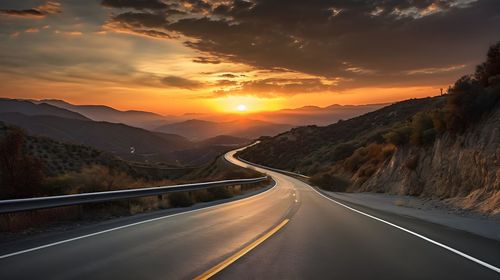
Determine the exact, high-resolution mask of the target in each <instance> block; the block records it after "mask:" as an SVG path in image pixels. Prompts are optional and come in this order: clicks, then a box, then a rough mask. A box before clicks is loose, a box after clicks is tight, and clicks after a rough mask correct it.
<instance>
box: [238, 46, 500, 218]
mask: <svg viewBox="0 0 500 280" xmlns="http://www.w3.org/2000/svg"><path fill="white" fill-rule="evenodd" d="M261 140H262V141H261V143H259V144H257V145H255V146H253V147H251V148H249V149H246V150H245V151H243V152H241V153H240V154H239V156H241V157H242V158H244V159H246V160H249V161H253V162H256V163H259V164H264V165H268V166H271V167H276V168H281V169H286V170H290V171H295V172H300V173H305V174H308V175H311V179H310V181H311V183H312V184H314V185H317V186H319V187H322V188H325V189H328V190H333V191H352V192H358V191H371V192H388V193H394V194H400V195H414V196H421V197H434V198H439V199H443V200H445V201H446V202H447V203H450V204H451V205H453V206H454V207H459V208H467V209H473V210H476V211H480V212H482V213H487V214H492V215H496V214H499V213H500V165H499V162H500V158H499V157H500V43H497V44H496V45H494V46H492V47H491V48H490V50H489V52H488V55H487V60H486V62H484V63H482V64H480V65H478V66H477V67H476V72H475V73H474V74H472V75H466V76H463V77H462V78H460V79H458V80H457V81H456V82H455V84H454V85H453V86H452V87H450V88H449V89H448V92H447V94H446V95H444V96H439V97H433V98H425V99H413V100H407V101H403V102H398V103H395V104H393V105H390V106H387V107H384V108H382V109H379V110H377V111H374V112H372V113H368V114H365V115H363V116H360V117H357V118H353V119H350V120H347V121H341V122H337V123H336V124H332V125H329V126H326V127H315V126H310V127H300V128H296V129H292V130H291V131H289V132H286V133H283V134H280V135H278V136H275V137H272V138H262V139H261Z"/></svg>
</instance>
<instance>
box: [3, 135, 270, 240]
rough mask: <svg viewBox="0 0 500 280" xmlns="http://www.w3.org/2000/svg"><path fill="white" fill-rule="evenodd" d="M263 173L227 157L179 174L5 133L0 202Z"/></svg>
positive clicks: (36, 221) (199, 196) (68, 213)
mask: <svg viewBox="0 0 500 280" xmlns="http://www.w3.org/2000/svg"><path fill="white" fill-rule="evenodd" d="M260 176H262V174H260V173H258V172H256V171H253V170H249V169H243V168H239V167H237V166H234V165H232V164H230V163H228V162H226V161H225V160H223V159H222V158H221V157H219V158H217V159H216V160H214V161H213V162H212V163H210V164H205V165H203V166H200V167H198V168H190V169H186V170H181V171H179V170H177V169H172V168H162V167H161V166H160V167H158V166H157V165H149V166H145V165H144V164H142V165H140V166H138V165H136V164H134V163H130V162H127V161H124V160H121V159H119V158H116V157H114V156H112V155H110V154H107V153H104V152H100V151H98V150H95V149H92V148H89V147H86V146H81V145H73V144H68V143H62V142H58V141H54V140H52V139H49V138H45V137H37V136H29V135H26V134H25V133H24V132H23V131H22V130H21V129H18V128H16V127H11V126H5V125H3V126H2V127H1V129H0V199H15V198H28V197H41V196H53V195H66V194H77V193H88V192H101V191H113V190H121V189H130V188H142V187H154V186H165V185H175V184H182V183H193V182H203V181H216V180H228V179H241V178H255V177H260ZM267 185H269V182H264V183H259V184H254V185H245V186H228V187H218V188H211V189H207V190H199V191H191V192H179V193H171V194H166V195H161V196H154V197H144V198H136V199H129V200H121V201H114V202H106V203H96V204H87V205H79V206H71V207H62V208H55V209H46V210H38V211H29V212H24V213H14V214H7V215H0V229H2V230H19V229H23V228H28V227H31V226H42V225H44V224H50V223H53V222H56V221H57V222H60V221H64V220H89V219H94V220H95V219H104V218H109V217H114V216H124V215H131V214H136V213H141V212H146V211H151V210H157V209H165V208H170V207H187V206H191V205H193V204H196V203H199V202H209V201H213V200H219V199H226V198H230V197H233V196H236V195H241V194H244V193H246V192H248V191H251V190H256V189H258V188H262V187H265V186H267Z"/></svg>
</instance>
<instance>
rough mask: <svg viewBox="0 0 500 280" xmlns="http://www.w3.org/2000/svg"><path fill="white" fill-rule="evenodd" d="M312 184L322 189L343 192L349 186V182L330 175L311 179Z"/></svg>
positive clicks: (324, 174)
mask: <svg viewBox="0 0 500 280" xmlns="http://www.w3.org/2000/svg"><path fill="white" fill-rule="evenodd" d="M310 182H311V184H313V185H315V186H318V187H320V188H322V189H325V190H329V191H336V192H343V191H345V190H346V189H347V187H348V186H349V182H347V181H346V180H344V179H342V178H340V177H337V176H335V175H333V174H330V173H320V174H316V175H314V176H312V177H311V178H310Z"/></svg>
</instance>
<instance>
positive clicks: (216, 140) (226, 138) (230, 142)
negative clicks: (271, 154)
mask: <svg viewBox="0 0 500 280" xmlns="http://www.w3.org/2000/svg"><path fill="white" fill-rule="evenodd" d="M251 141H252V140H250V139H248V138H241V137H235V136H230V135H219V136H215V137H212V138H208V139H205V140H203V141H200V142H198V143H196V144H197V145H198V146H209V145H214V146H238V145H244V144H249V143H250V142H251Z"/></svg>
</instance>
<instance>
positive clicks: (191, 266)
mask: <svg viewBox="0 0 500 280" xmlns="http://www.w3.org/2000/svg"><path fill="white" fill-rule="evenodd" d="M233 154H234V152H230V153H228V154H226V158H227V159H228V160H229V161H231V162H233V163H235V164H238V165H242V166H247V164H245V163H243V162H240V161H238V160H237V159H235V158H233ZM256 169H258V170H259V171H262V172H265V173H267V174H269V175H270V176H272V177H273V178H274V179H275V181H276V182H277V184H276V186H275V187H273V188H270V189H268V190H266V191H264V192H261V193H259V194H257V195H255V196H252V197H248V198H245V199H242V200H236V201H232V202H228V203H224V204H218V205H214V206H210V207H207V208H197V209H187V210H182V211H183V212H178V211H179V210H169V211H166V212H157V213H152V214H148V215H139V216H136V217H130V218H127V219H122V220H120V221H117V222H108V223H103V224H99V225H97V226H94V227H82V228H80V229H75V230H69V231H65V232H62V233H59V234H52V235H49V236H46V237H43V238H39V239H37V238H33V239H30V240H21V241H18V242H13V243H9V244H3V245H0V276H1V279H2V280H6V279H192V278H194V277H197V276H207V275H212V274H213V278H214V279H454V280H456V279H500V273H498V272H495V271H494V269H495V268H498V267H500V244H499V242H497V241H493V240H488V239H485V238H481V237H479V236H475V235H472V234H468V233H465V232H462V231H457V230H453V229H449V228H445V227H441V226H438V225H434V224H430V223H426V222H422V221H419V220H415V219H411V218H408V217H402V216H397V215H389V214H385V213H381V212H376V211H374V210H371V209H368V208H364V207H362V206H353V205H347V204H343V205H342V204H339V203H337V202H334V201H332V200H330V199H328V198H326V197H324V196H322V195H320V194H319V193H318V192H317V191H316V190H314V189H313V188H311V187H310V186H308V185H307V184H305V183H303V182H302V181H300V180H297V179H294V178H292V177H290V176H287V175H283V174H280V173H277V172H274V171H268V170H264V169H262V168H256ZM341 203H342V202H341ZM351 207H352V208H351ZM172 211H173V212H172ZM176 211H177V212H176ZM396 226H400V228H398V227H396ZM416 234H421V235H423V236H417V235H416ZM424 238H428V240H426V239H424ZM433 242H434V243H433ZM441 245H446V246H449V248H443V247H442V246H441ZM24 250H26V251H24ZM453 250H457V251H453ZM461 254H462V255H461ZM467 257H473V260H471V259H468V258H467ZM481 261H483V262H484V263H480V262H481ZM478 262H479V263H478ZM488 265H490V266H492V267H493V268H491V267H490V268H488V267H487V266H488Z"/></svg>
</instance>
